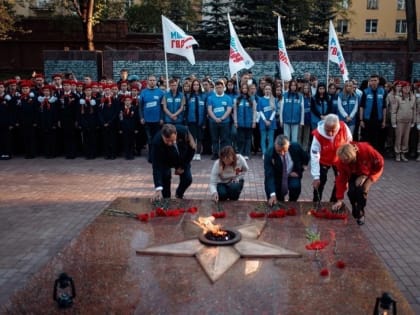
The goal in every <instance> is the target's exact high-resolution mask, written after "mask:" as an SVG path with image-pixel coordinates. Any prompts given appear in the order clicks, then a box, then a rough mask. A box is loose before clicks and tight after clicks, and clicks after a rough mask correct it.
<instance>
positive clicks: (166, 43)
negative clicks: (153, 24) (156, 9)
mask: <svg viewBox="0 0 420 315" xmlns="http://www.w3.org/2000/svg"><path fill="white" fill-rule="evenodd" d="M162 33H163V48H164V50H165V53H171V54H175V55H179V56H184V57H185V58H187V59H188V61H189V62H190V63H191V64H192V65H194V64H195V57H194V51H193V47H192V45H198V43H197V41H196V40H195V39H194V37H192V36H190V35H187V34H185V32H184V31H183V30H182V29H181V28H179V27H178V26H177V25H176V24H174V23H173V22H172V21H171V20H169V19H168V18H167V17H165V16H163V15H162Z"/></svg>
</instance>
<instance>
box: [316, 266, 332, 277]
mask: <svg viewBox="0 0 420 315" xmlns="http://www.w3.org/2000/svg"><path fill="white" fill-rule="evenodd" d="M319 274H320V275H321V276H322V277H327V276H328V275H329V274H330V271H329V270H328V269H327V268H323V269H321V272H320V273H319Z"/></svg>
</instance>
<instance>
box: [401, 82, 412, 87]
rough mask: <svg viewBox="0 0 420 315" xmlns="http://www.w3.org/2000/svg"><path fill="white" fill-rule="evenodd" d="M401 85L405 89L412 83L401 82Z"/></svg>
mask: <svg viewBox="0 0 420 315" xmlns="http://www.w3.org/2000/svg"><path fill="white" fill-rule="evenodd" d="M400 85H401V86H402V87H405V86H410V82H407V81H400Z"/></svg>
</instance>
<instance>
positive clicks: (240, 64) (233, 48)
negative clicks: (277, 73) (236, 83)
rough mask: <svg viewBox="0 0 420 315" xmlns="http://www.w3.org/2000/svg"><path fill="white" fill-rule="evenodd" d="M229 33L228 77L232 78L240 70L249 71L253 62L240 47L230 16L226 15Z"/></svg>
mask: <svg viewBox="0 0 420 315" xmlns="http://www.w3.org/2000/svg"><path fill="white" fill-rule="evenodd" d="M228 21H229V32H230V49H229V70H230V76H231V77H233V75H234V74H235V73H238V72H239V71H240V70H242V69H250V68H251V67H252V66H253V65H254V61H253V60H252V59H251V57H250V56H249V55H248V54H247V52H246V51H245V49H244V48H243V47H242V45H241V43H240V41H239V38H238V35H236V31H235V28H234V27H233V24H232V21H231V20H230V15H229V13H228Z"/></svg>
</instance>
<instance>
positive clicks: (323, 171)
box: [313, 164, 337, 202]
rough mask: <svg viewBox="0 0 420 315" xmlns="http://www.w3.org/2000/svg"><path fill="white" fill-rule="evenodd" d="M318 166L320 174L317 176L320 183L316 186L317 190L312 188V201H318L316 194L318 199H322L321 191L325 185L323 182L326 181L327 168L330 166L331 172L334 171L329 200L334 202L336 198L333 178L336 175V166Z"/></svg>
mask: <svg viewBox="0 0 420 315" xmlns="http://www.w3.org/2000/svg"><path fill="white" fill-rule="evenodd" d="M319 168H320V174H319V175H320V176H319V180H320V182H321V183H320V184H319V187H318V191H317V190H316V189H314V192H313V194H314V196H313V201H314V202H317V201H318V194H319V200H321V201H322V193H323V191H324V187H325V183H326V182H327V174H328V170H329V169H330V168H332V170H333V172H334V186H333V190H332V192H331V197H330V201H331V202H335V201H337V198H336V196H335V178H336V177H337V168H336V167H335V166H327V165H322V164H320V165H319Z"/></svg>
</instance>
